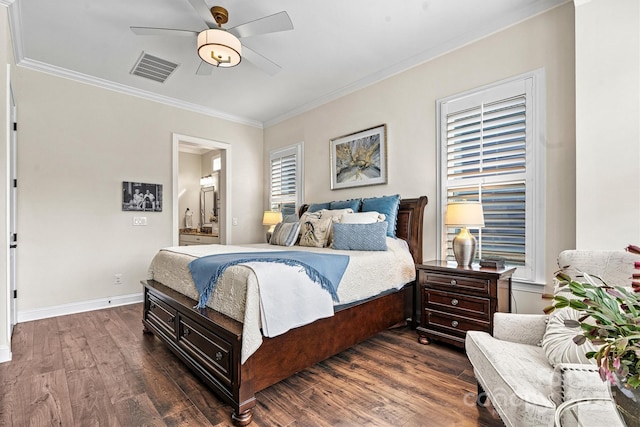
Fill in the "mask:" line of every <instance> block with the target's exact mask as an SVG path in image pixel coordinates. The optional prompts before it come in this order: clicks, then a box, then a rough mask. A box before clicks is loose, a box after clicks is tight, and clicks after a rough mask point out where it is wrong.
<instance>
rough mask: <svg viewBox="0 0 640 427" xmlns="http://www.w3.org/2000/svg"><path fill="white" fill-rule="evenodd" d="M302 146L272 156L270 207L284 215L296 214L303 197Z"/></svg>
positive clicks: (278, 151)
mask: <svg viewBox="0 0 640 427" xmlns="http://www.w3.org/2000/svg"><path fill="white" fill-rule="evenodd" d="M301 158H302V144H296V145H294V146H291V147H287V148H284V149H281V150H276V151H273V152H272V153H271V155H270V164H271V170H270V205H271V209H272V210H277V211H281V212H282V215H290V214H294V213H296V210H297V206H298V205H300V203H301V200H302V195H301V187H302V185H301V177H302V173H301Z"/></svg>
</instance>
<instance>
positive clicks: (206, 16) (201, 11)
mask: <svg viewBox="0 0 640 427" xmlns="http://www.w3.org/2000/svg"><path fill="white" fill-rule="evenodd" d="M189 3H190V4H191V7H193V8H194V9H195V10H196V12H198V15H200V18H202V19H203V20H204V22H205V23H206V24H207V26H208V27H209V28H218V23H217V22H216V21H215V19H213V15H212V14H211V10H210V8H209V6H207V3H205V1H204V0H189Z"/></svg>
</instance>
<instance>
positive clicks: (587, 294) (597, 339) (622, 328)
mask: <svg viewBox="0 0 640 427" xmlns="http://www.w3.org/2000/svg"><path fill="white" fill-rule="evenodd" d="M627 250H628V251H631V252H634V253H638V254H640V248H638V247H635V246H630V247H628V248H627ZM638 266H640V265H637V266H636V267H638ZM582 276H583V278H584V283H581V282H578V281H576V280H574V279H572V278H571V277H570V276H569V275H567V274H566V273H564V272H563V271H562V270H561V271H559V272H558V273H556V279H557V280H558V282H559V285H560V287H565V288H568V289H569V291H570V293H571V294H572V295H573V296H572V297H567V296H564V295H562V293H556V294H555V295H545V297H546V298H549V299H553V304H552V305H551V306H549V307H547V308H545V310H544V311H545V313H547V314H549V313H551V312H553V311H554V310H555V309H560V308H565V307H570V308H572V309H574V310H578V311H579V312H581V313H582V314H583V315H582V316H581V317H580V318H579V321H575V320H566V321H565V326H567V327H570V328H580V329H581V333H579V334H578V335H576V336H575V337H574V338H573V341H574V342H575V343H576V344H578V345H581V344H583V343H584V342H586V341H587V340H589V341H591V342H592V343H593V344H594V345H595V346H596V347H597V346H600V347H599V349H598V350H597V351H589V352H587V353H585V354H586V356H587V358H588V359H595V361H596V363H597V365H598V367H599V373H600V378H602V380H603V381H609V382H610V383H612V384H615V385H616V386H617V387H618V389H619V390H620V391H621V393H613V394H614V398H615V400H616V403H617V405H618V410H619V412H620V413H621V415H622V416H623V418H624V419H625V421H626V423H627V425H628V426H640V293H639V292H640V284H638V283H636V282H634V283H633V287H632V288H625V287H619V286H610V285H609V284H607V283H604V281H602V280H601V279H600V278H598V277H596V276H592V275H589V274H588V273H582Z"/></svg>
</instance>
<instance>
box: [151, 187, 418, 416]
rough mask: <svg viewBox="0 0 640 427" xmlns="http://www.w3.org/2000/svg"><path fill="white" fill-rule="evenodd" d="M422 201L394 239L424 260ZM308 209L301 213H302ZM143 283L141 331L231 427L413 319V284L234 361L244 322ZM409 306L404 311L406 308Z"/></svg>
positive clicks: (405, 207)
mask: <svg viewBox="0 0 640 427" xmlns="http://www.w3.org/2000/svg"><path fill="white" fill-rule="evenodd" d="M426 205H427V197H425V196H423V197H420V198H416V199H405V200H401V202H400V209H399V212H398V225H397V231H396V234H397V236H398V237H399V238H402V239H404V240H406V241H407V243H408V245H409V249H410V251H411V254H412V256H413V259H414V261H415V262H416V263H421V262H422V224H423V215H424V208H425V206H426ZM304 210H306V206H304V207H302V208H301V212H304ZM142 283H143V285H144V314H143V321H142V322H143V325H144V332H145V333H153V334H154V335H155V336H156V337H158V338H159V339H160V340H161V341H163V342H165V343H166V344H167V345H168V346H169V348H170V349H171V350H172V351H173V352H174V353H175V354H176V355H177V356H178V357H179V358H180V359H181V360H182V361H183V362H184V363H185V364H186V365H187V366H189V367H190V368H191V369H192V370H193V372H194V373H195V374H196V375H197V376H198V377H199V378H200V379H201V380H202V381H204V382H205V384H207V386H208V387H210V388H211V389H212V390H213V391H214V392H215V393H216V394H217V395H218V396H219V397H220V398H222V399H223V400H224V401H225V402H227V403H228V404H229V405H230V406H231V407H233V414H232V416H231V418H232V420H233V423H234V425H240V426H243V425H247V424H249V423H250V422H251V420H252V418H253V407H254V406H255V394H256V393H257V392H259V391H260V390H263V389H265V388H267V387H269V386H270V385H273V384H275V383H277V382H279V381H281V380H283V379H285V378H287V377H289V376H291V375H293V374H294V373H296V372H299V371H301V370H303V369H305V368H307V367H309V366H312V365H313V364H315V363H317V362H320V361H322V360H324V359H326V358H328V357H331V356H333V355H335V354H337V353H339V352H341V351H343V350H346V349H347V348H349V347H351V346H353V345H355V344H357V343H359V342H361V341H363V340H365V339H367V338H370V337H372V336H373V335H375V334H377V333H378V332H380V331H383V330H385V329H387V328H389V327H391V326H394V325H397V324H398V323H401V322H404V321H405V320H406V319H407V318H408V317H411V318H412V321H414V320H415V313H416V300H415V282H413V283H409V284H407V285H406V286H405V287H404V288H402V289H401V290H399V291H397V292H393V293H390V294H386V295H384V296H380V297H377V298H373V299H369V300H367V301H365V302H359V303H356V304H354V305H350V306H349V307H348V308H344V309H342V310H339V311H336V313H335V315H334V316H332V317H329V318H325V319H320V320H316V321H315V322H313V323H311V324H308V325H305V326H302V327H299V328H295V329H292V330H290V331H289V332H287V333H285V334H283V335H279V336H277V337H274V338H266V337H265V338H264V339H263V342H262V345H261V346H260V347H259V348H258V350H257V351H256V352H255V353H254V354H253V355H252V356H251V357H249V359H248V360H247V361H246V362H245V363H244V364H241V363H240V355H241V346H242V323H240V322H237V321H235V320H233V319H231V318H229V317H227V316H225V315H223V314H221V313H218V312H216V311H215V310H213V309H210V308H205V309H194V308H193V307H194V306H195V305H196V303H197V301H195V300H193V299H191V298H188V297H186V296H184V295H182V294H180V293H178V292H176V291H174V290H173V289H170V288H168V287H166V286H164V285H163V284H161V283H159V282H156V281H154V280H146V281H143V282H142ZM407 302H409V304H408V305H409V307H410V308H409V309H406V307H407Z"/></svg>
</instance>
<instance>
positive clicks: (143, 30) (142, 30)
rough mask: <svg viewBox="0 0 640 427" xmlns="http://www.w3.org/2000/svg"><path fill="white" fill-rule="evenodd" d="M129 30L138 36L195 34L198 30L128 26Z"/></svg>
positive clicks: (184, 35)
mask: <svg viewBox="0 0 640 427" xmlns="http://www.w3.org/2000/svg"><path fill="white" fill-rule="evenodd" d="M129 28H131V31H133V32H134V33H135V34H137V35H139V36H181V37H193V36H197V35H198V33H199V31H191V30H178V29H175V28H154V27H129Z"/></svg>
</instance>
